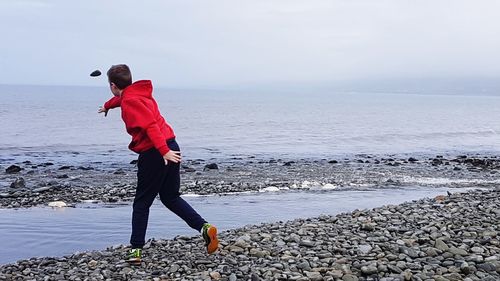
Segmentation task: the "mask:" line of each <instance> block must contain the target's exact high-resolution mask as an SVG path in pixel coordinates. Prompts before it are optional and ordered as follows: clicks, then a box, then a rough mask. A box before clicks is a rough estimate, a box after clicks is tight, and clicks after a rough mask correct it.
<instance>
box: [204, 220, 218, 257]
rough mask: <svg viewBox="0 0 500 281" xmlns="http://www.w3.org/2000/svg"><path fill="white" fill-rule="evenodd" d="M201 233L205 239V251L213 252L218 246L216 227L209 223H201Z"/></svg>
mask: <svg viewBox="0 0 500 281" xmlns="http://www.w3.org/2000/svg"><path fill="white" fill-rule="evenodd" d="M201 234H202V235H203V239H204V240H205V246H207V252H208V253H209V254H212V253H214V252H215V251H217V249H218V248H219V239H217V228H216V227H215V226H213V225H211V224H209V223H205V224H203V228H202V229H201Z"/></svg>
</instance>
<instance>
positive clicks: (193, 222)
mask: <svg viewBox="0 0 500 281" xmlns="http://www.w3.org/2000/svg"><path fill="white" fill-rule="evenodd" d="M167 145H168V147H169V148H170V149H171V150H180V149H179V145H178V144H177V142H176V141H175V139H172V140H169V141H167ZM137 166H138V172H137V189H136V192H135V199H134V205H133V208H134V209H133V212H132V236H131V237H130V244H131V245H132V247H133V248H142V247H143V246H144V243H145V236H146V229H147V227H148V218H149V208H150V207H151V205H152V204H153V201H154V199H155V198H156V196H157V195H158V194H160V199H161V202H162V203H163V205H165V207H167V208H168V209H169V210H170V211H172V212H174V213H175V214H176V215H177V216H179V217H180V218H181V219H183V220H184V221H185V222H186V223H187V224H188V225H189V226H190V227H191V228H193V229H196V230H197V231H201V228H202V227H203V224H204V223H206V221H205V220H204V219H203V218H202V217H201V216H200V215H199V214H198V213H197V212H196V211H195V210H194V209H193V208H192V207H191V206H190V205H189V204H188V203H187V202H186V201H184V199H182V198H181V197H180V193H179V188H180V174H179V164H178V163H173V162H168V165H165V161H164V160H163V157H162V155H160V152H159V151H158V150H156V149H155V148H152V149H150V150H148V151H145V152H143V153H141V154H140V155H139V160H138V162H137Z"/></svg>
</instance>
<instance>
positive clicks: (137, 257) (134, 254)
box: [126, 248, 142, 265]
mask: <svg viewBox="0 0 500 281" xmlns="http://www.w3.org/2000/svg"><path fill="white" fill-rule="evenodd" d="M141 256H142V249H139V248H136V249H130V250H129V251H128V253H127V259H126V261H127V262H128V263H130V264H135V265H140V264H141Z"/></svg>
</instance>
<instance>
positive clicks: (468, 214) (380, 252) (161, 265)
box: [0, 187, 500, 281]
mask: <svg viewBox="0 0 500 281" xmlns="http://www.w3.org/2000/svg"><path fill="white" fill-rule="evenodd" d="M499 195H500V188H499V187H496V188H495V189H490V190H487V191H484V190H476V191H469V192H467V193H453V194H451V195H449V196H438V197H436V198H427V199H421V200H416V201H412V202H407V203H403V204H400V205H387V206H383V207H379V208H374V209H370V210H355V211H353V212H350V213H342V214H339V215H336V216H327V215H323V216H319V217H315V218H304V219H296V220H292V221H286V222H277V223H265V224H259V225H250V226H245V227H242V228H238V229H232V230H228V231H224V232H222V233H221V234H220V240H221V249H220V250H219V252H218V253H217V254H215V255H210V256H208V255H206V253H205V252H204V248H203V243H202V239H201V237H199V236H194V237H186V236H178V237H176V238H174V239H169V240H150V241H148V243H147V246H146V247H145V256H144V261H143V263H142V265H141V266H138V267H130V266H129V265H127V264H126V263H125V262H124V261H123V257H124V254H125V251H126V247H125V246H116V247H110V248H108V249H106V250H103V251H94V252H85V253H76V254H73V255H71V256H66V257H56V258H50V257H45V258H32V259H29V260H22V261H18V262H16V263H13V264H8V265H3V266H0V280H11V279H15V278H18V277H20V278H28V279H35V280H49V279H50V280H52V279H54V280H61V279H64V280H83V279H85V278H87V277H89V278H91V279H92V278H95V279H109V280H248V279H251V280H345V281H348V280H366V281H368V280H385V281H389V280H432V279H433V280H441V281H446V280H450V281H451V280H498V279H499V278H500V241H499V238H500V228H499V227H500V209H499V206H500V196H499Z"/></svg>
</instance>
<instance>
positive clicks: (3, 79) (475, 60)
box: [0, 0, 500, 88]
mask: <svg viewBox="0 0 500 281" xmlns="http://www.w3.org/2000/svg"><path fill="white" fill-rule="evenodd" d="M499 13H500V1H495V0H492V1H487V0H478V1H459V0H450V1H439V0H429V1H424V0H422V1H415V0H412V1H404V0H393V1H383V0H377V1H375V0H366V1H355V0H345V1H340V0H324V1H315V0H307V1H304V0H301V1H294V0H283V1H271V0H265V1H264V0H263V1H259V0H251V1H235V0H228V1H218V0H213V1H206V0H200V1H187V0H179V1H165V0H158V1H157V0H154V1H153V0H152V1H123V0H120V1H114V0H106V1H102V0H86V1H67V0H61V1H58V0H50V1H49V0H47V1H44V0H0V34H1V38H2V39H1V42H2V43H1V44H0V53H1V55H0V84H65V85H68V84H69V85H102V84H103V83H104V82H105V80H104V79H105V78H104V77H101V78H99V79H91V78H90V77H89V73H90V72H91V71H92V70H94V69H101V70H103V71H105V70H107V69H108V68H109V66H111V65H112V64H117V63H127V64H129V65H130V66H131V68H132V71H133V75H134V80H135V79H143V78H149V79H153V80H154V81H155V83H156V85H161V86H166V87H188V88H189V87H224V86H228V85H229V86H230V85H246V84H261V83H262V84H266V83H287V82H304V83H316V82H331V81H339V80H340V81H341V80H346V79H387V78H422V77H499V75H498V74H499V73H500V51H499V50H500V16H499Z"/></svg>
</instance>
